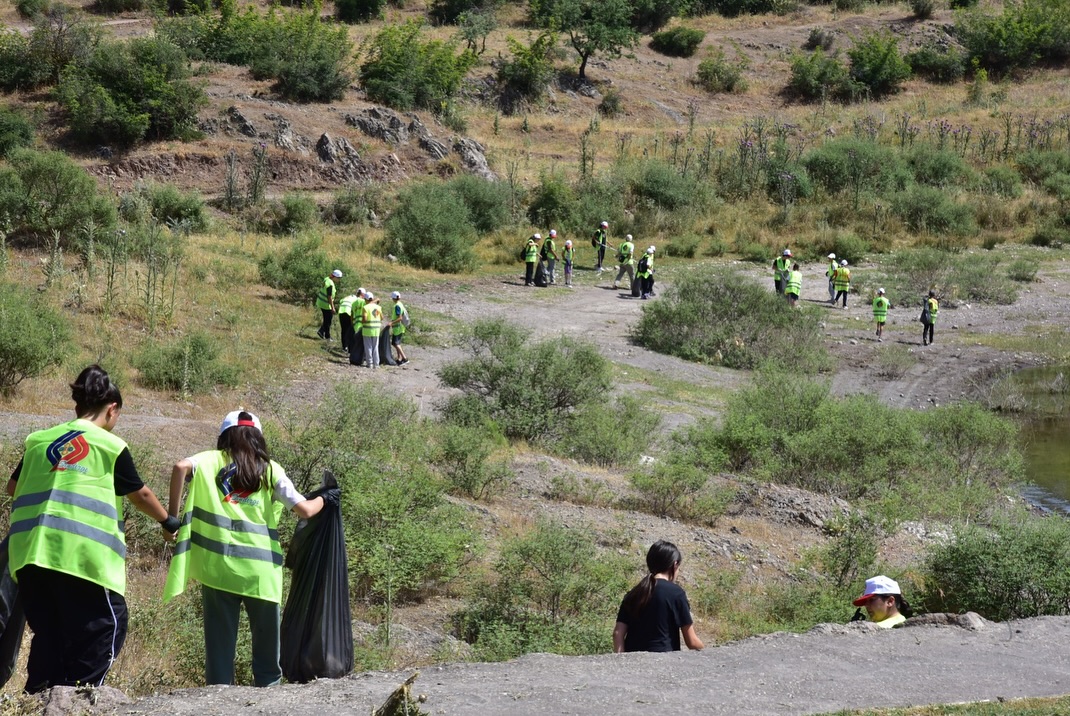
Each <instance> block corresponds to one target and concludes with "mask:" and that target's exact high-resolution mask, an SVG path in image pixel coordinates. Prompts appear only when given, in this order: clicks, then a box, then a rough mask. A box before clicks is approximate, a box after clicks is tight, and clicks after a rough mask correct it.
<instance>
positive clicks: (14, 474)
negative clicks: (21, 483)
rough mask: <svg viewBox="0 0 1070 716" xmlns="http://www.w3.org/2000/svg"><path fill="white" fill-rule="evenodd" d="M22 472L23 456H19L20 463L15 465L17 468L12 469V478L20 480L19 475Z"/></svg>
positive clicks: (16, 480)
mask: <svg viewBox="0 0 1070 716" xmlns="http://www.w3.org/2000/svg"><path fill="white" fill-rule="evenodd" d="M21 473H22V458H19V464H18V465H16V466H15V469H14V470H12V471H11V479H12V480H14V481H15V482H18V480H19V475H20V474H21Z"/></svg>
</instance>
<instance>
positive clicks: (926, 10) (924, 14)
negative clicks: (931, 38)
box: [910, 0, 937, 20]
mask: <svg viewBox="0 0 1070 716" xmlns="http://www.w3.org/2000/svg"><path fill="white" fill-rule="evenodd" d="M936 7H937V4H936V0H910V9H911V11H912V12H913V13H914V17H915V18H917V19H918V20H928V19H929V18H931V17H932V16H933V14H934V13H935V12H936Z"/></svg>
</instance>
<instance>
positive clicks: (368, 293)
mask: <svg viewBox="0 0 1070 716" xmlns="http://www.w3.org/2000/svg"><path fill="white" fill-rule="evenodd" d="M364 298H366V299H368V300H369V301H370V300H372V299H373V298H375V294H373V293H372V292H371V291H367V292H365V294H364Z"/></svg>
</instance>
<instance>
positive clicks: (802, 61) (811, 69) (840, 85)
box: [788, 48, 851, 101]
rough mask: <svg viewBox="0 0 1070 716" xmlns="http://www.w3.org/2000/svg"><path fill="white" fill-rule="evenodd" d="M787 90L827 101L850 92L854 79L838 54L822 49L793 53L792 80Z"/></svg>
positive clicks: (811, 99)
mask: <svg viewBox="0 0 1070 716" xmlns="http://www.w3.org/2000/svg"><path fill="white" fill-rule="evenodd" d="M788 90H789V91H790V92H792V93H793V94H795V95H796V96H798V97H800V98H802V99H805V100H810V101H825V100H827V99H836V98H841V97H845V96H850V94H851V78H850V75H849V73H848V70H847V66H846V65H844V64H843V62H841V61H840V58H839V55H838V53H832V54H827V53H826V52H825V51H824V50H823V49H820V48H819V49H816V50H814V51H813V52H810V53H801V52H796V53H793V54H792V56H791V79H790V80H789V81H788Z"/></svg>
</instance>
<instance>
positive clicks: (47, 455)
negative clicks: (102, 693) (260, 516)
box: [7, 365, 179, 694]
mask: <svg viewBox="0 0 1070 716" xmlns="http://www.w3.org/2000/svg"><path fill="white" fill-rule="evenodd" d="M71 398H72V399H73V400H74V414H75V416H76V417H75V419H74V420H71V421H70V422H66V423H62V424H60V425H57V426H55V427H52V428H48V429H47V430H39V431H37V432H34V433H31V434H30V435H29V436H28V437H27V438H26V449H25V452H24V453H23V455H22V459H21V460H20V461H19V464H18V465H17V466H16V467H15V471H14V472H13V473H12V474H11V479H10V480H9V481H8V483H7V494H8V495H11V496H13V497H14V498H15V499H14V501H13V502H12V504H11V531H10V538H9V542H8V560H9V570H10V573H11V575H12V577H13V578H14V580H15V581H16V582H18V585H19V598H20V601H21V602H22V605H23V607H24V609H25V612H26V621H27V623H28V624H29V625H30V629H31V630H32V631H33V641H31V642H30V657H29V660H28V661H27V663H26V691H27V692H28V693H31V694H33V693H37V692H39V691H44V690H46V689H50V688H52V687H53V686H100V685H102V684H103V683H104V678H105V677H106V676H107V674H108V670H109V669H110V668H111V665H112V664H113V663H114V662H115V659H116V658H118V656H119V651H120V650H121V649H122V646H123V642H124V641H125V640H126V628H127V608H126V601H125V599H124V597H123V595H124V593H125V592H126V539H125V537H124V534H123V497H124V496H125V497H126V498H127V499H129V500H130V502H131V503H132V504H133V505H134V507H136V508H137V509H138V510H139V511H140V512H143V513H145V514H146V515H148V516H149V517H151V518H152V519H154V520H156V521H157V522H159V523H160V526H161V527H163V531H164V538H165V539H168V540H173V539H174V533H175V532H177V531H178V527H179V525H178V520H177V519H174V518H171V517H168V515H167V511H166V510H165V509H164V508H163V505H161V504H160V501H159V500H158V499H156V495H155V494H154V493H153V491H152V490H151V489H149V488H148V487H146V486H145V484H144V483H143V482H142V480H141V477H140V476H139V475H138V472H137V468H136V467H135V466H134V460H133V458H132V457H131V456H130V450H129V448H128V447H127V446H126V443H125V442H123V440H122V439H120V438H119V437H117V436H116V435H113V434H112V430H114V428H115V424H116V422H118V420H119V414H120V413H121V411H122V408H123V397H122V394H121V393H120V392H119V388H118V387H117V386H116V385H115V384H114V383H112V382H111V379H110V378H109V377H108V374H107V373H106V372H105V371H104V370H103V369H101V368H100V366H97V365H91V366H89V367H88V368H86V369H84V370H83V371H82V372H81V373H80V374H79V375H78V378H76V379H75V381H74V382H73V383H71Z"/></svg>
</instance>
